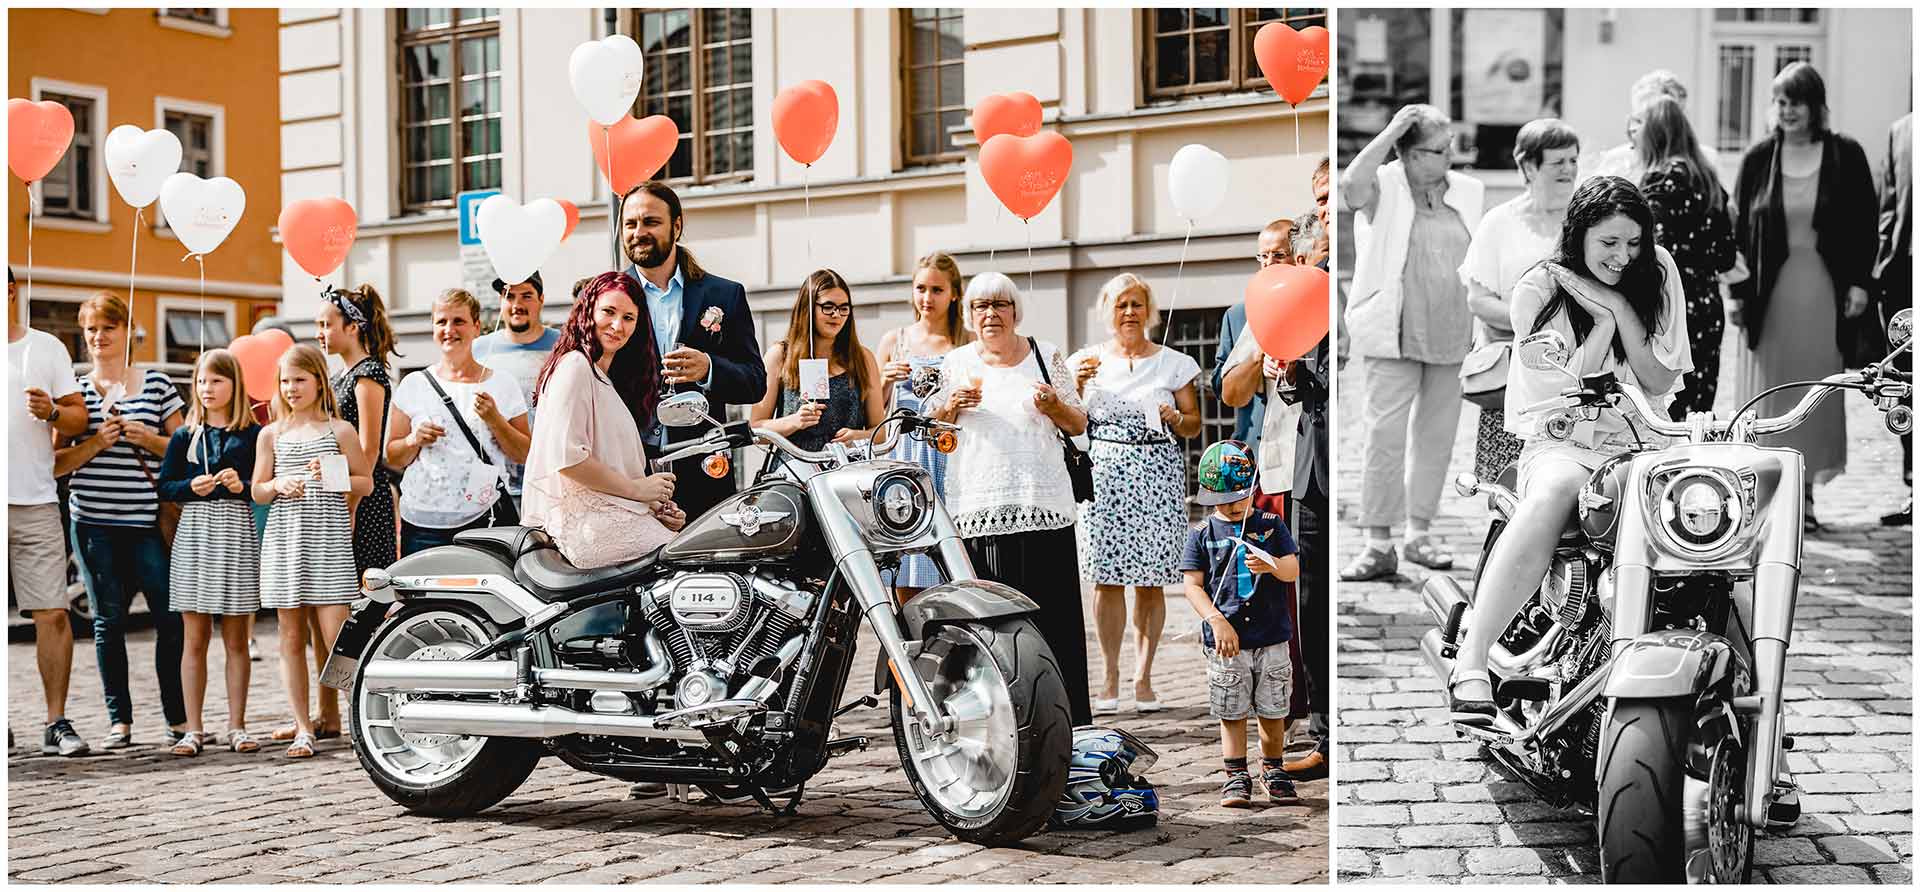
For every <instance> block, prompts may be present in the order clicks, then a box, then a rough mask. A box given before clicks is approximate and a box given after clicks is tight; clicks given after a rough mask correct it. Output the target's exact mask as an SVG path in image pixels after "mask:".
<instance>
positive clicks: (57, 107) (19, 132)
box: [7, 99, 73, 183]
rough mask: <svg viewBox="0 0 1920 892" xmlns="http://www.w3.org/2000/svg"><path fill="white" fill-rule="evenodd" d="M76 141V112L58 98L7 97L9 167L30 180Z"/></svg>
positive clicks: (50, 167)
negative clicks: (74, 134) (58, 100)
mask: <svg viewBox="0 0 1920 892" xmlns="http://www.w3.org/2000/svg"><path fill="white" fill-rule="evenodd" d="M70 145H73V112H70V111H68V110H67V107H66V106H65V105H64V104H62V103H58V102H53V101H50V100H49V101H44V102H30V101H28V100H25V99H9V100H7V167H9V168H11V169H12V170H13V175H14V176H17V177H19V178H20V179H22V180H25V181H27V182H29V183H32V182H37V181H39V179H40V178H41V177H44V176H46V175H47V171H50V170H52V169H53V166H54V165H55V164H58V163H60V156H62V155H65V154H66V153H67V147H68V146H70Z"/></svg>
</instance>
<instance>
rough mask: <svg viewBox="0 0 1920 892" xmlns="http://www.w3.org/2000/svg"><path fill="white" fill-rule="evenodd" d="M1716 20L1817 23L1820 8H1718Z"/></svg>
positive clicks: (1750, 22)
mask: <svg viewBox="0 0 1920 892" xmlns="http://www.w3.org/2000/svg"><path fill="white" fill-rule="evenodd" d="M1713 20H1714V21H1716V22H1744V23H1748V24H1756V25H1817V24H1820V10H1818V9H1805V8H1803V9H1792V8H1787V7H1770V8H1766V9H1716V10H1714V11H1713Z"/></svg>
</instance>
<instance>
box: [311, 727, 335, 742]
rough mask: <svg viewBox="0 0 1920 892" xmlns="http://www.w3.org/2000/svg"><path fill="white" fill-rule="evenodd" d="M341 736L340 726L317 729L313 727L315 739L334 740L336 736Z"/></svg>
mask: <svg viewBox="0 0 1920 892" xmlns="http://www.w3.org/2000/svg"><path fill="white" fill-rule="evenodd" d="M339 736H340V729H339V728H315V729H313V739H315V740H333V739H335V738H337V737H339Z"/></svg>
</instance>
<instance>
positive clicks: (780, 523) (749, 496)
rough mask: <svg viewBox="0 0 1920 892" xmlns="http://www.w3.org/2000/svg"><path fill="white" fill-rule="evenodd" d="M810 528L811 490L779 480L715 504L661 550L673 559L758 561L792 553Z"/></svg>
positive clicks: (685, 561)
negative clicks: (808, 505)
mask: <svg viewBox="0 0 1920 892" xmlns="http://www.w3.org/2000/svg"><path fill="white" fill-rule="evenodd" d="M806 532H807V496H806V492H805V491H803V490H801V489H800V487H798V486H796V485H794V484H792V483H789V482H786V481H778V482H774V483H769V484H767V485H765V486H760V487H756V488H754V489H751V490H748V491H746V492H743V493H740V494H739V495H736V496H733V497H732V498H729V499H727V500H726V501H723V502H721V503H720V504H718V505H715V506H714V507H713V509H712V510H710V511H708V512H707V513H705V514H703V515H701V516H700V518H699V519H698V520H694V521H692V522H690V523H688V524H687V528H686V529H684V530H681V531H680V535H678V536H675V537H674V539H673V541H671V542H668V543H667V545H666V547H665V548H664V549H662V550H661V552H660V559H661V560H662V561H665V562H668V563H673V564H700V563H716V562H718V563H728V562H736V561H759V560H767V559H769V558H779V557H785V556H787V555H791V554H793V553H795V552H797V551H799V549H800V542H801V540H802V539H803V538H804V537H805V535H806Z"/></svg>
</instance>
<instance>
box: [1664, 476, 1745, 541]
mask: <svg viewBox="0 0 1920 892" xmlns="http://www.w3.org/2000/svg"><path fill="white" fill-rule="evenodd" d="M1740 506H1741V501H1740V498H1739V496H1738V495H1737V494H1736V493H1735V492H1734V491H1733V489H1732V487H1730V486H1729V485H1728V484H1727V482H1726V481H1724V480H1722V479H1720V478H1719V477H1718V476H1716V475H1713V474H1710V473H1707V472H1704V471H1693V472H1688V473H1681V474H1677V475H1675V476H1674V477H1673V479H1671V480H1669V481H1668V482H1667V486H1666V489H1665V491H1664V492H1663V493H1661V496H1660V520H1661V522H1662V523H1663V524H1664V525H1665V526H1666V529H1667V532H1668V533H1669V534H1670V535H1671V537H1672V538H1673V540H1674V541H1675V542H1676V543H1677V544H1679V545H1680V546H1681V547H1683V548H1687V549H1690V550H1693V551H1702V552H1704V551H1711V550H1713V549H1715V548H1718V547H1720V546H1721V545H1722V544H1724V543H1725V542H1726V540H1727V538H1728V537H1729V536H1731V535H1733V533H1734V532H1735V531H1736V528H1737V527H1738V526H1739V523H1740V514H1741V510H1740Z"/></svg>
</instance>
